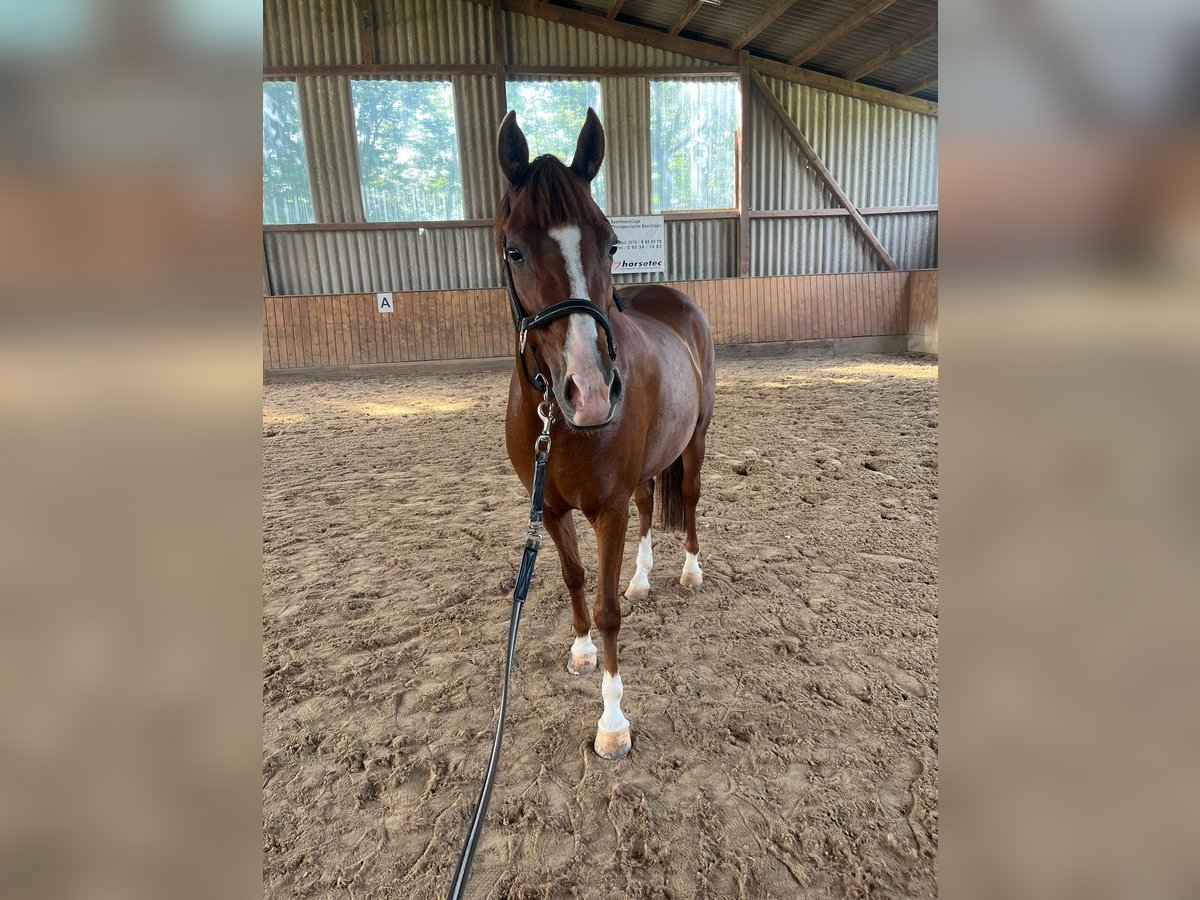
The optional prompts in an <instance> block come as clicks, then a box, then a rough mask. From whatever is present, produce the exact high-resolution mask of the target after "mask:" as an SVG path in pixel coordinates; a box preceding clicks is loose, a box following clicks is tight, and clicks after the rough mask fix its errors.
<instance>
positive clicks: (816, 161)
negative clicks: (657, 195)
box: [750, 71, 900, 272]
mask: <svg viewBox="0 0 1200 900" xmlns="http://www.w3.org/2000/svg"><path fill="white" fill-rule="evenodd" d="M750 78H751V80H752V81H753V82H754V86H755V87H757V88H758V90H759V92H760V93H761V94H762V96H763V99H764V100H766V101H767V105H768V106H770V107H771V109H772V110H773V111H774V113H775V115H776V116H778V117H779V121H780V122H781V123H782V124H783V127H784V130H785V131H786V132H787V133H788V134H789V135H790V136H791V138H792V140H793V141H794V142H795V144H796V146H797V147H798V148H799V149H800V152H801V153H803V154H804V157H805V159H807V160H808V162H809V165H811V166H812V167H813V171H815V172H816V173H817V175H818V176H819V177H820V179H821V180H822V181H823V182H825V186H826V187H827V188H829V192H830V193H831V194H833V196H834V198H835V199H836V200H837V202H838V203H840V204H841V205H842V206H843V207H845V209H846V212H848V213H849V214H850V221H852V222H853V223H854V226H855V227H856V228H857V229H858V230H859V232H860V233H861V234H862V236H863V239H864V240H866V242H867V243H868V244H869V245H870V246H871V249H872V250H874V251H875V255H876V256H878V257H879V258H880V260H882V261H883V264H884V266H886V267H887V268H888V269H889V270H890V271H892V272H897V271H899V270H900V267H899V266H897V265H896V261H895V260H894V259H892V257H891V254H889V253H888V252H887V249H886V248H885V247H884V246H883V244H881V243H880V242H879V238H877V237H876V236H875V232H873V231H872V230H871V226H870V225H868V224H867V222H866V219H864V218H863V217H862V214H861V213H860V212H859V211H858V209H857V207H855V205H854V203H853V202H851V200H850V198H849V197H848V196H846V192H845V191H843V190H842V188H841V185H839V184H838V183H837V180H836V179H835V178H834V177H833V175H832V174H831V173H830V171H829V170H828V169H827V168H825V164H824V163H823V162H821V157H819V156H818V155H817V151H816V150H814V149H813V147H812V144H810V143H809V142H808V138H806V137H805V136H804V133H803V132H802V131H801V130H800V128H799V127H798V126H797V125H796V123H795V122H793V121H792V117H791V116H790V115H788V111H787V110H786V109H784V108H783V104H782V103H780V102H779V99H778V98H777V97H776V96H775V92H774V91H772V90H771V88H770V87H768V86H767V83H766V82H765V81H763V78H762V76H761V75H759V74H758V73H757V72H755V71H751V72H750Z"/></svg>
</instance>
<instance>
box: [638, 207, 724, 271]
mask: <svg viewBox="0 0 1200 900" xmlns="http://www.w3.org/2000/svg"><path fill="white" fill-rule="evenodd" d="M666 231H667V259H666V266H667V271H666V278H667V279H668V280H672V281H694V280H697V279H702V278H732V277H733V276H734V275H736V274H737V219H708V220H704V219H700V220H684V221H679V222H667V228H666ZM655 280H660V279H657V278H656V279H655Z"/></svg>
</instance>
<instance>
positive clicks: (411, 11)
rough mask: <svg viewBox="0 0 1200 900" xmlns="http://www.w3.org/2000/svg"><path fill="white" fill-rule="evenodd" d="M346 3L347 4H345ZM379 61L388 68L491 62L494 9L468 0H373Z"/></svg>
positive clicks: (376, 50)
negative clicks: (392, 66) (492, 10)
mask: <svg viewBox="0 0 1200 900" xmlns="http://www.w3.org/2000/svg"><path fill="white" fill-rule="evenodd" d="M343 2H344V3H346V4H347V5H353V4H350V3H349V0H343ZM371 11H372V13H373V15H374V19H375V44H374V47H375V61H376V62H378V63H384V64H387V65H404V64H414V65H416V64H424V65H436V64H439V63H446V64H453V63H467V64H482V63H490V62H491V61H492V33H491V27H490V25H489V23H488V19H489V15H490V11H489V10H488V8H487V7H485V6H481V5H479V4H478V3H468V2H465V0H373V2H372V3H371Z"/></svg>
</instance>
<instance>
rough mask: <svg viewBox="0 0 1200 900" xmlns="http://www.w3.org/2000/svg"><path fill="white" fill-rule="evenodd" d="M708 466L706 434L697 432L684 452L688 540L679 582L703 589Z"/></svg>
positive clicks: (685, 544) (685, 517)
mask: <svg viewBox="0 0 1200 900" xmlns="http://www.w3.org/2000/svg"><path fill="white" fill-rule="evenodd" d="M702 465H704V432H703V431H701V430H699V429H697V431H696V433H695V434H694V435H692V440H691V443H689V444H688V445H687V448H686V449H685V450H684V451H683V484H682V488H683V522H684V526H685V527H686V528H687V539H686V540H685V541H684V545H683V549H684V557H683V572H682V573H681V574H680V576H679V583H680V584H682V585H687V586H688V587H700V585H702V584H703V583H704V573H703V572H702V571H701V570H700V541H699V540H697V538H696V504H697V503H699V502H700V467H701V466H702Z"/></svg>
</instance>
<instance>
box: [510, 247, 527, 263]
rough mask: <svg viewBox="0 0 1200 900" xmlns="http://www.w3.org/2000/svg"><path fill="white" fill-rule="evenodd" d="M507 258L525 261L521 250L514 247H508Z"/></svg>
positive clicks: (516, 261)
mask: <svg viewBox="0 0 1200 900" xmlns="http://www.w3.org/2000/svg"><path fill="white" fill-rule="evenodd" d="M508 258H509V259H511V260H512V261H513V262H515V263H519V262H524V261H525V257H524V256H522V255H521V251H520V250H518V249H517V248H516V247H509V248H508Z"/></svg>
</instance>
